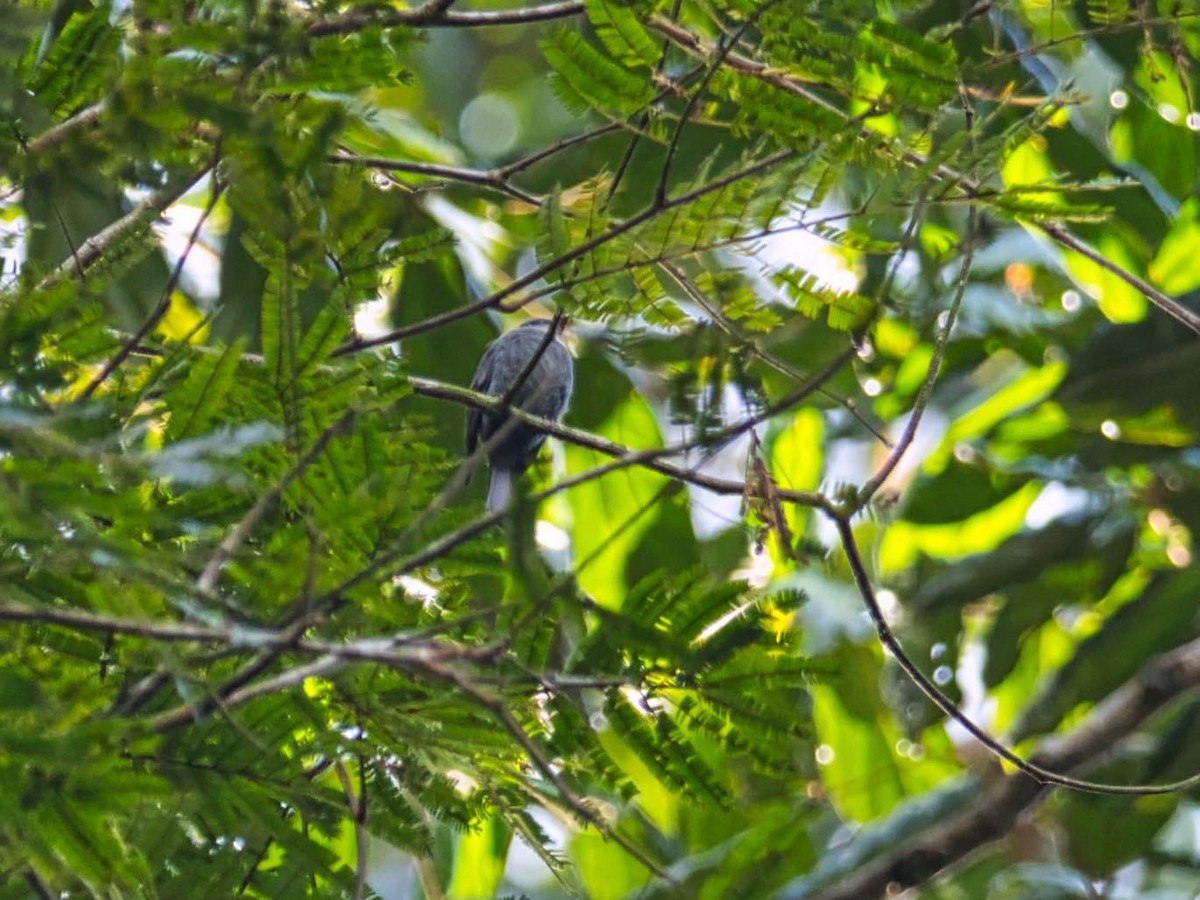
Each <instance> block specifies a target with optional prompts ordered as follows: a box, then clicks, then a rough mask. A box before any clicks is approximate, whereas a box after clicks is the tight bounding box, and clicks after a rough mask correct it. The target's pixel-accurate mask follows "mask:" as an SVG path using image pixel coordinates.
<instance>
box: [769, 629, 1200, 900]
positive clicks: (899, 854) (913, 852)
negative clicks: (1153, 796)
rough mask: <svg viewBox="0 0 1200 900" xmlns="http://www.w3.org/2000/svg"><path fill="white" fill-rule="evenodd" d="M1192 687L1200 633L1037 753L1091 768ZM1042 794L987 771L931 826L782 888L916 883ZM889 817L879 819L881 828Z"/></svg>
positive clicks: (851, 891)
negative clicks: (820, 877) (827, 874)
mask: <svg viewBox="0 0 1200 900" xmlns="http://www.w3.org/2000/svg"><path fill="white" fill-rule="evenodd" d="M1197 687H1200V640H1194V641H1191V642H1190V643H1188V644H1184V645H1183V646H1182V647H1178V648H1176V649H1174V650H1171V651H1168V652H1166V653H1163V654H1162V655H1160V656H1157V657H1155V658H1154V659H1153V660H1151V661H1150V662H1148V663H1147V664H1146V665H1145V666H1144V667H1143V668H1142V669H1141V671H1140V672H1138V674H1137V675H1136V676H1134V677H1133V678H1132V679H1130V680H1129V681H1127V682H1125V683H1124V684H1123V685H1121V686H1120V687H1118V688H1117V689H1116V690H1114V691H1113V692H1112V693H1111V694H1109V695H1108V696H1107V697H1106V698H1105V699H1104V700H1102V701H1100V702H1099V703H1097V704H1096V705H1095V707H1093V708H1092V710H1091V711H1090V712H1089V713H1088V716H1087V718H1085V719H1084V720H1083V722H1081V723H1080V724H1079V725H1078V726H1076V727H1075V728H1073V729H1071V730H1070V731H1068V732H1066V733H1065V734H1061V735H1055V736H1053V737H1051V738H1048V739H1047V740H1044V741H1042V743H1041V745H1040V746H1039V747H1038V750H1037V752H1036V753H1035V754H1034V758H1035V759H1036V760H1037V761H1038V762H1039V764H1041V765H1043V766H1045V767H1047V768H1051V769H1055V770H1058V771H1074V770H1078V769H1084V768H1086V769H1091V768H1095V767H1096V765H1098V764H1099V763H1100V762H1101V761H1102V760H1103V759H1104V758H1105V757H1107V756H1109V755H1110V754H1111V752H1112V750H1113V748H1114V747H1116V746H1118V745H1119V743H1120V742H1121V740H1122V739H1124V738H1126V737H1128V736H1129V735H1130V734H1131V733H1132V732H1133V731H1134V730H1135V729H1136V728H1138V726H1140V725H1141V724H1142V723H1143V722H1146V721H1147V720H1148V719H1150V718H1151V717H1152V716H1153V715H1155V714H1156V713H1158V712H1159V711H1160V710H1162V709H1163V708H1164V707H1165V706H1166V705H1167V704H1168V703H1170V702H1171V701H1172V700H1176V699H1178V698H1179V697H1181V696H1182V695H1183V694H1185V693H1187V692H1188V691H1193V690H1195V689H1196V688H1197ZM1045 794H1046V789H1045V788H1044V787H1043V786H1041V785H1038V784H1036V783H1033V782H1031V781H1030V780H1029V779H1028V778H1025V777H1023V776H1020V775H1012V776H1008V777H1003V778H992V779H990V780H989V781H987V782H985V783H984V784H983V785H982V786H980V787H978V788H977V789H976V790H974V791H970V792H969V793H967V792H966V791H963V792H962V794H961V796H962V799H963V801H964V802H963V803H961V804H959V806H958V807H957V808H955V809H952V810H949V811H945V812H943V813H942V814H941V815H940V816H939V818H938V819H937V821H936V822H934V823H933V824H932V825H931V826H929V827H925V828H921V829H920V830H919V831H918V833H916V834H915V835H912V836H911V837H908V838H906V839H902V840H900V841H894V840H893V841H889V842H888V843H889V845H888V847H887V850H886V851H885V852H884V853H883V854H882V855H881V856H878V857H875V858H871V859H868V860H865V861H863V860H855V859H854V857H853V855H850V856H849V857H848V858H849V859H850V860H851V861H853V862H854V863H855V864H854V865H853V868H852V869H844V870H843V871H842V873H841V877H840V878H839V877H837V876H836V875H834V876H833V877H834V879H835V880H833V881H832V882H827V883H824V884H814V885H810V886H807V889H806V890H804V892H803V893H802V894H801V893H799V892H793V891H789V890H787V889H785V890H784V891H783V892H782V893H781V894H780V896H782V897H799V896H803V897H805V898H806V900H857V898H859V897H877V896H883V895H884V894H885V893H887V891H888V889H889V888H893V887H901V888H903V887H909V886H915V885H918V884H921V883H923V882H925V881H926V880H928V879H930V878H932V877H934V876H935V875H937V874H938V873H939V872H941V871H943V870H944V869H946V868H947V867H948V866H953V865H954V864H955V863H958V862H960V861H962V860H964V859H966V858H967V857H968V856H970V855H971V854H972V853H974V852H975V851H977V850H979V849H980V848H981V847H984V846H986V845H987V844H989V843H991V842H993V841H996V840H1002V839H1003V838H1005V837H1006V836H1010V835H1011V834H1012V828H1013V824H1014V823H1015V822H1016V821H1017V820H1018V818H1019V817H1020V816H1021V815H1022V814H1024V813H1026V812H1027V811H1028V810H1029V809H1030V807H1032V806H1033V805H1034V804H1035V803H1037V801H1038V800H1040V799H1041V798H1042V797H1044V796H1045ZM901 814H902V815H903V814H904V813H903V812H902V813H901ZM894 824H895V823H894V822H892V821H887V820H884V821H881V822H878V823H876V825H877V827H878V828H879V829H880V830H881V831H887V830H888V829H889V827H891V826H893V825H894ZM842 849H843V851H845V850H846V849H851V850H852V848H842ZM800 881H801V882H804V881H808V878H807V877H804V878H801V879H800Z"/></svg>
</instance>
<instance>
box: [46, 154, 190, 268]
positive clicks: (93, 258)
mask: <svg viewBox="0 0 1200 900" xmlns="http://www.w3.org/2000/svg"><path fill="white" fill-rule="evenodd" d="M208 172H209V169H205V170H204V171H202V172H200V173H199V174H198V175H197V176H196V177H194V178H191V179H185V180H184V181H182V182H176V183H173V184H170V185H168V186H167V187H165V188H163V189H162V190H159V191H155V192H154V193H153V194H151V195H150V196H149V197H146V198H145V199H143V200H142V201H141V202H139V203H138V204H136V205H135V206H134V207H133V209H131V210H130V211H129V212H127V213H126V214H125V215H123V216H122V217H121V218H119V219H117V221H115V222H113V223H112V224H111V225H109V226H108V227H106V228H104V229H103V230H101V231H99V232H97V233H96V234H94V235H92V236H91V237H90V238H88V239H87V240H85V241H84V242H83V243H81V244H80V245H79V249H78V253H77V254H73V255H72V256H71V258H70V259H68V260H66V261H65V262H63V263H61V264H60V265H59V266H58V267H57V268H56V269H54V271H52V272H50V273H49V274H48V275H46V277H45V278H43V279H42V280H41V281H39V282H38V283H37V286H36V287H35V288H34V290H35V291H45V290H49V289H50V288H52V287H56V286H57V285H59V284H61V283H62V282H64V281H66V280H67V279H68V278H75V277H79V276H81V275H84V274H85V273H86V272H87V271H88V270H89V269H91V267H92V266H94V265H95V264H96V263H97V262H99V261H100V260H101V259H102V258H103V257H104V254H105V253H107V252H108V251H109V250H110V249H112V247H113V246H115V245H116V244H117V243H118V242H120V241H122V240H124V239H125V238H127V237H129V236H130V235H132V234H135V233H137V232H139V231H142V230H144V229H146V228H148V227H149V226H150V225H151V223H153V222H154V220H155V219H157V218H158V217H159V216H160V215H162V214H163V212H164V211H166V209H167V208H168V207H169V206H170V205H171V204H172V203H174V202H175V201H176V200H178V199H179V198H180V197H182V196H183V195H184V194H186V193H187V192H188V190H190V188H191V186H192V185H193V184H194V183H195V182H196V181H198V180H199V179H201V178H203V177H204V176H205V175H207V174H208Z"/></svg>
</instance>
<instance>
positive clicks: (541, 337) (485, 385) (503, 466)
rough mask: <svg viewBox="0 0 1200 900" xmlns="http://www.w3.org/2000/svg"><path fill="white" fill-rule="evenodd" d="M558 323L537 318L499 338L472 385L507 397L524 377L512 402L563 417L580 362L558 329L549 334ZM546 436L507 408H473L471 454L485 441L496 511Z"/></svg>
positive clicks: (469, 432) (469, 437)
mask: <svg viewBox="0 0 1200 900" xmlns="http://www.w3.org/2000/svg"><path fill="white" fill-rule="evenodd" d="M557 325H558V323H557V322H556V321H555V320H553V319H532V320H530V321H528V322H523V323H522V324H520V325H518V326H517V327H516V328H514V329H512V330H511V331H509V332H506V333H505V334H502V335H501V336H500V337H498V338H496V340H494V341H492V342H491V343H490V344H488V346H487V349H486V350H484V351H483V356H482V357H480V359H479V366H478V367H477V368H476V370H475V377H474V378H472V379H471V389H472V390H474V391H478V392H479V393H481V394H487V395H488V396H489V397H504V396H505V395H507V394H508V393H509V392H510V391H511V390H512V387H513V385H514V384H516V383H518V380H519V379H520V382H519V386H518V387H517V389H516V391H515V393H514V394H513V396H512V397H510V398H509V399H510V403H511V405H512V406H513V407H516V408H517V409H521V410H524V411H525V412H527V413H530V414H532V415H535V416H538V417H539V418H542V419H551V420H553V421H555V422H558V421H560V420H561V419H562V417H563V415H564V414H565V413H566V411H567V405H568V404H569V403H570V400H571V391H572V388H573V387H574V383H575V371H574V369H575V364H574V361H573V360H572V359H571V354H570V353H569V352H568V351H567V348H566V347H564V346H563V345H562V343H561V342H560V341H559V339H558V336H557V334H555V335H553V336H550V337H548V336H547V332H548V330H549V329H551V328H554V329H555V330H557ZM535 359H536V363H533V364H532V366H531V361H533V360H535ZM493 437H494V438H495V439H494V440H493ZM545 439H546V435H545V434H544V433H543V432H540V431H538V430H537V429H536V428H533V427H532V426H530V425H526V424H525V423H523V422H520V421H514V420H512V418H511V416H509V415H508V414H507V413H500V414H493V413H487V412H483V411H482V410H479V409H472V410H470V411H469V412H468V413H467V454H468V455H470V454H472V453H474V452H475V448H476V446H478V445H480V444H483V445H484V446H485V448H486V452H487V460H488V467H489V468H490V469H491V482H490V484H489V485H488V494H487V508H488V509H489V510H490V511H492V512H496V511H498V510H501V509H503V508H504V507H506V506H507V505H508V501H509V498H510V497H511V496H512V485H513V480H514V479H515V478H517V477H519V476H520V475H521V473H522V472H524V471H525V470H526V469H527V468H529V465H530V464H531V463H532V462H533V460H534V458H535V457H536V456H537V452H538V450H539V448H541V446H542V442H543V441H545Z"/></svg>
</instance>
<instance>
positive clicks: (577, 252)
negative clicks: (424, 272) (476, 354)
mask: <svg viewBox="0 0 1200 900" xmlns="http://www.w3.org/2000/svg"><path fill="white" fill-rule="evenodd" d="M793 156H795V152H794V151H792V150H781V151H779V152H777V153H773V154H771V155H770V156H767V157H765V158H763V159H761V160H758V161H757V162H754V163H751V164H750V165H748V166H746V167H745V168H742V169H739V170H737V171H736V172H731V173H730V174H728V175H726V176H724V177H722V178H717V179H714V180H713V181H711V182H709V183H707V184H704V185H701V186H700V187H698V188H696V189H695V190H692V191H688V192H687V193H685V194H681V195H679V196H677V197H673V198H671V199H670V200H668V201H667V202H666V203H665V204H664V205H663V206H661V207H652V206H651V207H647V208H646V209H644V210H642V211H641V212H640V213H638V214H637V215H634V216H631V217H630V218H628V219H625V220H624V221H622V222H616V223H614V224H613V225H612V227H610V228H609V229H608V230H607V231H604V232H603V233H601V234H598V235H596V236H595V237H592V238H590V239H589V240H586V241H584V242H583V243H581V244H578V245H577V246H575V247H572V248H571V249H570V250H567V251H564V252H563V253H560V254H558V255H557V256H555V257H554V259H550V260H547V261H546V262H545V263H543V264H542V265H540V266H536V267H535V268H534V269H532V270H531V271H529V272H527V273H526V274H525V275H523V276H521V277H520V278H516V279H514V280H513V281H511V282H510V283H509V284H507V285H505V286H504V287H502V288H500V289H499V290H497V291H494V292H493V293H491V294H489V295H488V296H486V297H483V298H481V299H479V300H476V301H475V302H474V303H468V304H466V305H465V306H460V307H458V308H457V309H451V310H448V311H447V312H444V313H441V314H439V315H436V316H431V317H430V318H428V319H425V320H424V321H421V322H416V323H414V324H412V325H408V326H405V327H403V328H397V329H395V330H393V331H389V332H388V333H387V334H383V335H380V336H379V337H375V338H371V339H369V340H367V339H362V338H359V339H357V340H353V341H349V342H347V343H345V344H343V345H342V346H341V347H338V348H337V349H336V350H335V351H334V352H333V354H332V355H333V356H335V357H337V356H345V355H347V354H351V353H358V352H360V351H362V350H366V349H369V348H371V347H378V346H381V345H383V344H391V343H394V342H395V341H398V340H401V339H402V338H406V337H412V336H413V335H417V334H424V333H426V332H429V331H433V330H435V329H438V328H442V327H444V326H446V325H449V324H450V323H452V322H457V321H459V320H460V319H465V318H469V317H470V316H473V315H476V314H478V313H480V312H483V311H484V310H486V309H492V308H495V307H498V308H501V309H504V310H505V311H506V312H513V311H515V310H516V309H519V308H520V307H521V306H523V305H524V304H525V303H526V302H528V301H527V300H521V301H519V302H517V303H515V304H514V305H512V306H510V307H504V306H502V303H503V301H504V300H506V299H508V298H509V297H512V296H514V295H516V294H518V293H520V292H521V291H523V290H524V289H525V288H527V287H529V286H530V285H532V284H534V283H536V282H537V281H539V280H541V279H542V278H544V277H545V276H546V275H548V274H550V273H551V272H554V271H557V270H558V269H561V268H562V267H563V266H565V265H567V264H568V263H570V262H573V261H575V260H576V259H579V258H580V257H582V256H586V255H587V254H589V253H591V252H592V251H594V250H596V249H597V248H599V247H602V246H604V245H605V244H607V243H609V242H611V241H613V240H616V239H617V238H618V237H620V236H621V235H623V234H626V233H628V232H630V231H632V230H633V229H635V228H637V227H638V226H640V225H643V224H645V223H646V222H648V221H650V220H651V219H653V218H654V217H656V216H658V215H660V214H662V213H663V212H664V211H666V210H669V209H676V208H678V207H681V206H684V205H686V204H688V203H691V202H693V201H694V200H698V199H700V198H701V197H704V196H706V195H708V194H710V193H712V192H714V191H719V190H723V189H724V188H726V187H728V186H729V185H731V184H734V183H736V182H738V181H741V180H743V179H745V178H750V177H752V176H754V175H758V174H761V173H762V172H765V171H767V170H769V169H771V168H773V167H775V166H777V165H779V164H780V163H782V162H784V161H786V160H788V159H791V158H792V157H793Z"/></svg>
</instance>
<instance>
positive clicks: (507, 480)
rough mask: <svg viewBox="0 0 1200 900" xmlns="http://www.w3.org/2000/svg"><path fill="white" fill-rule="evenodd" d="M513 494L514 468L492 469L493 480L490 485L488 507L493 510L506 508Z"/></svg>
mask: <svg viewBox="0 0 1200 900" xmlns="http://www.w3.org/2000/svg"><path fill="white" fill-rule="evenodd" d="M511 496H512V470H511V469H500V468H495V469H492V481H491V484H490V485H488V495H487V508H488V509H489V510H490V511H491V512H496V511H497V510H500V509H504V507H506V506H508V500H509V498H510V497H511Z"/></svg>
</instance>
